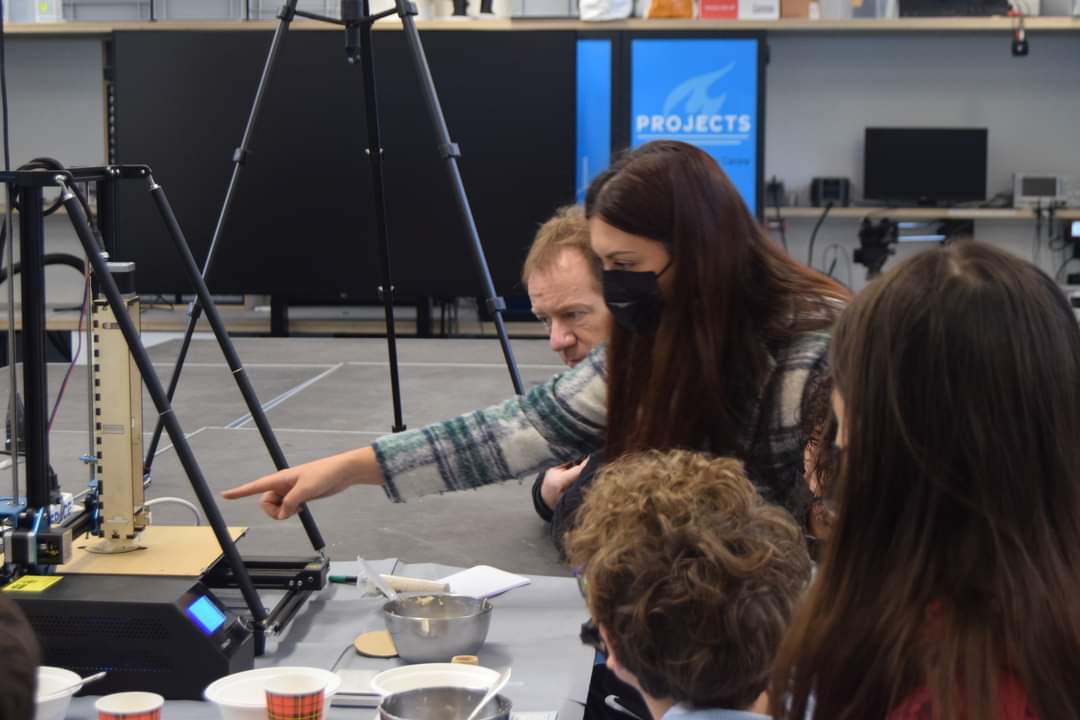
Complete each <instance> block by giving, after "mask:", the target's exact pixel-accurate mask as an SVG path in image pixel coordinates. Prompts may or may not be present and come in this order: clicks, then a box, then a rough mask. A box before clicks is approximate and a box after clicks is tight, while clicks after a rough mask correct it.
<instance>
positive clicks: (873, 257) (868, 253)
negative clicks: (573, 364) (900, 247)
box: [852, 218, 899, 280]
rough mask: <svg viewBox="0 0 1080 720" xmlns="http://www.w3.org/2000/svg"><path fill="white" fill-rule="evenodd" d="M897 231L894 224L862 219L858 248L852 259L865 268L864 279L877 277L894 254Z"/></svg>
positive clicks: (885, 220) (886, 221)
mask: <svg viewBox="0 0 1080 720" xmlns="http://www.w3.org/2000/svg"><path fill="white" fill-rule="evenodd" d="M898 235H899V230H898V228H897V226H896V223H895V222H892V221H891V220H888V219H884V220H880V221H878V222H877V223H874V222H871V221H870V219H869V218H864V219H863V221H862V225H860V226H859V247H858V249H857V250H855V252H854V253H853V254H852V258H853V259H854V260H855V262H857V263H859V264H860V265H865V266H866V279H867V280H869V279H871V278H874V277H877V276H878V275H880V274H881V268H882V267H883V266H884V265H885V261H886V260H888V259H889V256H890V255H892V254H894V253H895V252H896V243H897V237H898Z"/></svg>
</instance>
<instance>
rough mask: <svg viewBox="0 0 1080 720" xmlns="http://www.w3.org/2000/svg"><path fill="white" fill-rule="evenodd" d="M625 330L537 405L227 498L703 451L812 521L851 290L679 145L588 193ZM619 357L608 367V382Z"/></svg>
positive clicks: (453, 485)
mask: <svg viewBox="0 0 1080 720" xmlns="http://www.w3.org/2000/svg"><path fill="white" fill-rule="evenodd" d="M585 210H586V214H587V216H588V217H589V220H590V239H591V243H592V246H593V250H594V251H595V252H596V254H597V255H598V256H599V257H600V258H601V261H602V263H603V266H604V296H605V300H606V302H607V305H608V307H609V308H610V309H611V310H612V313H613V315H614V316H615V319H616V322H617V327H616V328H615V330H614V334H613V337H612V340H611V345H610V348H607V349H605V348H598V349H596V350H594V351H593V352H592V353H591V354H590V355H589V356H588V357H587V358H586V359H585V360H583V361H582V362H580V363H578V364H577V366H575V367H574V369H572V370H570V371H569V372H566V373H563V374H562V375H558V376H556V377H555V378H553V379H552V380H550V381H549V382H547V383H545V384H544V385H542V386H539V387H537V388H534V389H533V390H531V391H530V392H529V393H528V394H527V395H525V396H523V397H519V398H514V399H512V400H508V401H506V402H505V403H502V404H501V405H498V406H495V407H493V408H488V409H486V410H480V411H477V412H474V413H470V414H468V415H464V416H461V417H459V418H455V419H453V420H449V421H445V422H442V423H436V424H434V425H430V426H428V427H426V428H422V429H420V430H414V431H410V432H405V433H400V434H397V435H393V436H388V437H386V438H382V439H380V440H378V441H377V442H376V443H375V444H374V445H373V446H372V447H370V448H362V449H359V450H353V451H349V452H346V453H342V454H340V455H335V456H331V457H329V458H323V459H321V460H316V461H314V462H312V463H308V464H306V465H300V466H297V467H294V468H290V469H287V470H283V471H281V472H277V473H274V474H273V475H268V476H266V477H263V478H260V479H259V480H256V481H253V482H251V483H248V484H246V485H244V486H241V487H239V488H234V489H233V490H230V491H228V492H226V497H229V498H235V497H242V496H246V495H253V494H258V493H262V507H263V509H264V510H265V511H266V512H267V514H269V515H270V516H272V517H275V518H279V519H282V518H286V517H289V516H291V515H293V514H294V513H295V512H296V511H297V509H298V508H299V506H300V504H301V503H303V502H305V501H308V500H313V499H315V498H320V497H324V496H326V495H331V494H334V493H337V492H340V491H341V490H343V489H345V488H346V487H348V486H349V485H352V484H360V483H363V484H382V485H384V486H385V488H386V490H387V493H388V494H389V495H390V497H391V498H392V499H395V500H400V499H402V498H405V497H409V496H415V495H421V494H425V493H433V492H442V491H446V490H457V489H462V488H469V487H476V486H478V485H483V484H487V483H492V482H497V481H502V480H507V479H511V478H515V477H520V476H522V475H524V474H526V473H529V472H535V471H536V470H538V469H539V468H541V467H546V466H550V465H551V464H553V463H554V462H565V461H567V460H571V459H574V458H578V457H581V456H582V455H583V454H588V453H592V452H594V451H596V450H599V449H601V448H603V449H604V451H605V454H606V456H607V457H608V458H609V459H614V458H616V457H618V456H620V455H622V454H623V453H625V452H629V451H635V450H644V449H671V448H688V449H694V450H705V451H709V452H712V453H716V454H724V455H732V456H734V457H737V458H738V459H740V460H742V461H743V462H744V463H745V465H746V468H747V472H748V474H749V476H750V478H751V480H752V481H753V482H754V484H755V485H756V486H757V488H758V489H759V491H760V492H761V493H762V495H763V496H764V497H765V498H766V499H767V500H769V501H770V502H775V503H778V504H781V505H783V506H785V507H787V508H788V509H789V510H791V511H792V512H793V514H795V515H796V516H797V517H798V516H802V515H803V514H804V511H805V505H806V503H807V500H808V494H809V493H808V490H807V488H806V483H805V481H804V479H803V450H804V447H805V445H806V443H807V440H808V432H807V430H806V428H807V427H808V426H813V425H814V423H809V425H808V423H807V422H806V418H804V417H802V415H803V413H802V409H803V407H804V405H805V403H806V400H807V398H808V397H809V395H810V394H812V391H813V390H814V389H815V388H819V387H821V385H822V383H824V382H826V379H827V368H826V350H827V346H828V340H829V328H830V326H831V324H832V322H833V321H834V319H835V316H836V315H837V314H838V311H839V309H840V308H841V307H842V305H843V304H844V302H846V300H847V293H846V291H845V290H844V289H843V288H842V287H841V286H840V285H838V284H836V283H834V282H832V281H831V280H830V279H828V278H826V277H825V276H823V275H821V274H819V273H817V272H815V271H813V270H811V269H809V268H807V267H805V266H803V265H800V264H799V263H798V262H796V261H795V260H793V259H791V258H790V257H789V256H788V255H786V254H785V253H784V252H783V251H782V250H781V249H780V248H779V247H778V246H777V245H776V244H775V243H773V242H772V241H771V240H770V239H769V238H768V236H767V235H766V233H765V231H764V230H763V229H762V227H761V226H760V225H759V224H758V223H757V222H756V221H755V220H754V218H753V216H752V215H751V214H750V212H749V211H748V210H747V207H746V204H745V203H744V202H743V201H742V199H741V198H740V196H739V193H738V191H737V190H736V189H735V187H734V186H733V185H732V183H731V181H730V180H729V179H728V177H727V176H726V175H725V174H724V172H723V170H722V169H721V168H720V166H719V165H718V164H717V163H716V162H715V160H713V159H712V158H711V157H710V156H709V155H708V154H707V153H705V152H704V151H702V150H700V149H699V148H696V147H694V146H691V145H687V144H685V143H680V142H673V141H661V142H654V143H649V144H647V145H644V146H642V147H641V148H639V149H637V150H635V151H633V152H630V153H628V154H626V155H625V156H624V157H622V158H621V159H620V160H618V161H617V162H616V163H615V164H614V165H613V166H612V167H611V168H609V169H608V170H606V171H605V172H604V173H602V174H601V175H600V176H599V177H597V178H596V180H594V181H593V183H592V185H591V187H590V188H589V191H588V197H587V200H586V208H585ZM609 365H610V372H609Z"/></svg>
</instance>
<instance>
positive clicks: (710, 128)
mask: <svg viewBox="0 0 1080 720" xmlns="http://www.w3.org/2000/svg"><path fill="white" fill-rule="evenodd" d="M579 72H580V70H579ZM758 87H759V83H758V41H757V40H756V39H729V38H678V39H674V38H658V39H651V38H636V39H634V40H632V41H631V47H630V145H631V147H638V146H639V145H642V144H644V143H647V142H649V141H650V140H660V139H671V140H682V141H684V142H688V143H691V144H693V145H697V146H699V147H701V148H702V149H703V150H705V151H706V152H708V153H709V154H710V155H712V156H713V157H714V158H716V161H717V162H719V163H720V166H721V167H722V168H724V171H725V172H726V173H727V174H728V177H730V178H731V181H732V182H733V183H734V184H735V187H737V188H738V189H739V192H740V193H741V194H742V196H743V199H744V200H745V201H746V204H747V205H748V206H749V208H750V212H752V213H756V212H757V185H758V182H757V174H758V164H759V163H760V162H761V159H760V158H759V157H758V133H759V131H760V129H759V127H758V123H759V120H760V118H758V112H757V110H758ZM579 107H580V105H579Z"/></svg>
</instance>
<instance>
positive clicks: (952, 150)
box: [863, 127, 987, 205]
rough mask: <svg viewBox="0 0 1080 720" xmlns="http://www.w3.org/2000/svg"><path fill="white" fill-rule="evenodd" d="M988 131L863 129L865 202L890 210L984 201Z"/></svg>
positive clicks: (968, 129) (980, 129)
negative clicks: (885, 205) (882, 204)
mask: <svg viewBox="0 0 1080 720" xmlns="http://www.w3.org/2000/svg"><path fill="white" fill-rule="evenodd" d="M986 137H987V132H986V128H881V127H877V128H866V146H865V153H864V164H863V171H864V175H863V179H864V183H863V196H864V197H865V198H866V199H867V200H875V201H880V202H885V203H890V204H910V205H948V204H956V203H962V202H975V201H980V200H985V199H986Z"/></svg>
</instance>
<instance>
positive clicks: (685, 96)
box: [664, 62, 735, 115]
mask: <svg viewBox="0 0 1080 720" xmlns="http://www.w3.org/2000/svg"><path fill="white" fill-rule="evenodd" d="M734 69H735V63H734V62H732V63H728V65H727V66H726V67H724V68H721V69H720V70H714V71H713V72H710V73H705V74H704V75H698V76H697V77H692V78H690V79H689V80H686V81H685V82H682V83H680V84H679V85H677V86H675V89H674V90H672V91H671V93H669V94H668V96H667V100H665V101H664V115H670V114H672V112H673V111H674V110H675V108H676V106H678V104H679V103H684V106H683V107H684V111H685V112H687V113H690V114H698V113H700V114H703V115H716V114H718V113H719V112H720V110H721V108H723V107H724V101H725V100H727V93H723V94H721V95H717V96H715V97H714V96H712V95H709V88H711V87H712V86H713V85H715V84H716V81H717V80H719V79H720V78H722V77H724V76H725V75H727V74H728V73H730V72H731V71H732V70H734Z"/></svg>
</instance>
